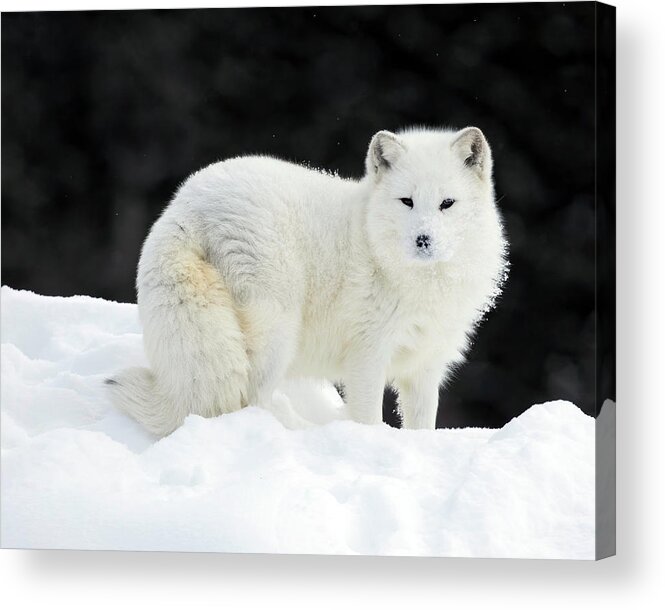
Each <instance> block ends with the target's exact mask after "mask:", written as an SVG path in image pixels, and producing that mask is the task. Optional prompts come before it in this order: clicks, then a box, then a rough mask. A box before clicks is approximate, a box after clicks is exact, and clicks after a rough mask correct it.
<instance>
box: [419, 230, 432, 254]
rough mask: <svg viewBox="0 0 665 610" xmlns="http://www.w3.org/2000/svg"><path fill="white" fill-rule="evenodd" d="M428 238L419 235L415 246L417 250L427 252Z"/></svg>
mask: <svg viewBox="0 0 665 610" xmlns="http://www.w3.org/2000/svg"><path fill="white" fill-rule="evenodd" d="M430 242H431V239H430V236H429V235H425V234H420V235H418V237H416V246H417V247H418V249H419V250H427V249H428V248H429V247H430Z"/></svg>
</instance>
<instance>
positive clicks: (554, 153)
mask: <svg viewBox="0 0 665 610" xmlns="http://www.w3.org/2000/svg"><path fill="white" fill-rule="evenodd" d="M594 12H595V7H594V4H593V3H570V2H567V3H552V4H512V5H510V4H503V5H473V4H470V5H447V6H446V5H444V6H407V7H380V6H377V7H334V8H321V7H312V8H279V9H218V10H184V11H127V12H120V11H109V12H74V13H31V14H26V13H24V14H3V15H2V215H3V218H2V282H3V284H8V285H10V286H12V287H14V288H26V289H30V290H33V291H35V292H38V293H41V294H49V295H72V294H89V295H94V296H99V297H103V298H106V299H114V300H118V301H135V298H136V297H135V291H134V278H135V268H136V264H137V261H138V257H139V252H140V247H141V243H142V240H143V238H144V237H145V235H146V233H147V231H148V229H149V227H150V225H151V223H152V222H154V220H155V219H156V218H157V216H158V215H159V213H160V211H161V209H162V208H163V206H164V205H165V204H166V203H167V202H168V200H169V198H170V196H171V195H172V193H173V192H174V190H175V189H176V187H177V186H178V184H179V183H180V182H181V181H182V180H183V179H184V178H186V177H187V175H188V174H189V173H191V172H192V171H193V170H195V169H198V168H200V167H202V166H205V165H207V164H209V163H211V162H214V161H216V160H219V159H222V158H225V157H228V156H233V155H242V154H247V153H257V152H260V153H268V154H271V155H275V156H279V157H284V158H287V159H291V160H295V161H299V162H308V163H311V165H313V166H317V167H325V168H329V169H331V170H339V172H340V173H341V174H342V175H348V176H358V177H359V176H360V175H361V174H362V172H363V160H364V156H365V151H366V148H367V145H368V142H369V140H370V138H371V136H372V134H373V133H375V132H376V131H378V130H380V129H390V130H395V129H398V128H399V127H401V126H408V125H413V124H424V125H435V126H436V125H445V126H454V127H459V128H461V127H464V126H467V125H476V126H478V127H480V128H481V129H482V130H483V131H484V132H485V134H486V135H487V137H488V139H489V142H490V144H491V146H492V148H493V151H494V158H495V179H496V190H497V195H498V196H499V197H500V207H501V209H502V210H503V213H504V217H505V221H506V229H507V233H508V237H509V240H510V243H511V254H510V260H511V264H512V269H511V274H510V278H509V280H508V282H507V284H506V286H505V291H504V295H503V297H502V299H501V301H500V302H499V305H498V308H497V309H496V310H495V311H493V312H491V313H490V315H489V317H488V319H487V321H486V322H485V323H484V324H483V325H482V327H481V328H480V330H479V333H478V335H477V341H476V342H475V345H474V347H473V349H472V350H471V352H470V354H469V359H468V362H467V363H466V364H465V365H464V366H463V367H462V368H461V369H460V371H459V372H458V373H457V375H456V377H455V379H454V380H453V382H452V383H451V384H450V386H449V388H448V389H447V390H446V391H445V392H442V403H441V404H442V408H441V409H440V410H439V418H438V425H439V426H500V425H502V424H503V423H505V422H506V421H507V420H509V419H510V418H511V417H513V416H515V415H517V414H519V413H520V412H522V411H524V410H525V409H526V408H528V407H529V406H530V405H532V404H533V403H536V402H541V401H545V400H551V399H557V398H563V399H568V400H571V401H573V402H575V403H576V404H577V405H578V406H580V407H581V408H582V409H583V410H584V411H585V412H587V413H589V414H594V413H595V409H596V407H595V404H594V367H595V360H594V357H595V352H594V343H595V310H594V273H595V258H594V253H595V238H594V235H595V230H596V224H595V222H596V221H595V215H594V171H595V156H594V119H595V114H594V92H595V89H594V84H595V81H594V24H595V22H594ZM386 398H387V399H386V405H385V414H386V419H387V420H389V421H391V422H392V423H394V421H395V417H394V415H393V414H392V412H391V411H392V405H393V402H392V396H391V395H390V394H389V393H387V397H386Z"/></svg>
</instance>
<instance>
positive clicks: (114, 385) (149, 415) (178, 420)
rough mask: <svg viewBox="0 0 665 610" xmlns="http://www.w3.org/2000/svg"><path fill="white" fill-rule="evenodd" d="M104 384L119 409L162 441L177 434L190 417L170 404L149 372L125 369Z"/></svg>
mask: <svg viewBox="0 0 665 610" xmlns="http://www.w3.org/2000/svg"><path fill="white" fill-rule="evenodd" d="M104 383H105V384H106V387H107V389H108V391H109V394H110V396H111V401H112V402H113V404H114V406H115V407H117V408H118V409H120V410H121V411H123V412H124V413H126V414H127V415H129V416H130V417H132V418H134V419H135V420H136V421H138V422H139V423H140V424H142V425H143V426H144V427H145V428H146V429H147V430H148V431H149V432H152V433H153V434H156V435H158V436H160V437H161V436H166V435H167V434H170V433H171V432H173V431H174V430H175V429H176V428H177V427H178V426H180V425H181V424H182V422H183V420H184V419H185V417H186V415H187V413H186V412H182V411H181V410H180V409H177V408H174V405H167V404H166V401H167V398H166V397H165V396H163V395H162V393H161V392H160V391H159V389H158V387H157V383H156V380H155V375H154V374H153V372H152V371H151V370H149V369H146V368H140V367H134V368H130V369H124V370H123V371H120V372H119V373H117V374H115V375H114V376H113V377H110V378H109V379H106V380H105V381H104Z"/></svg>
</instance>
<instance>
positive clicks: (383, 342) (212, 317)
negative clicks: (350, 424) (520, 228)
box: [107, 127, 506, 435]
mask: <svg viewBox="0 0 665 610" xmlns="http://www.w3.org/2000/svg"><path fill="white" fill-rule="evenodd" d="M409 200H411V201H409ZM451 200H454V203H453V204H451ZM410 203H411V205H409V204H410ZM442 203H443V204H444V206H443V208H444V209H441V208H442ZM425 238H427V239H425ZM505 252H506V241H505V238H504V234H503V230H502V224H501V219H500V215H499V212H498V210H497V207H496V204H495V201H494V188H493V183H492V158H491V153H490V148H489V146H488V144H487V141H486V139H485V137H484V136H483V134H482V133H481V131H480V130H479V129H477V128H475V127H469V128H466V129H463V130H461V131H458V132H455V131H449V130H430V129H412V130H406V131H403V132H400V133H398V134H392V133H390V132H387V131H381V132H379V133H377V134H376V135H375V136H374V138H373V139H372V141H371V143H370V146H369V151H368V154H367V159H366V173H365V176H364V177H363V178H362V179H361V180H350V179H342V178H339V177H336V176H333V175H330V174H327V173H325V172H321V171H316V170H312V169H309V168H305V167H302V166H300V165H295V164H292V163H287V162H285V161H280V160H277V159H274V158H270V157H263V156H251V157H239V158H235V159H230V160H227V161H224V162H220V163H215V164H213V165H210V166H209V167H206V168H204V169H202V170H200V171H198V172H196V173H195V174H193V175H192V176H190V178H189V179H188V180H187V181H186V182H185V183H184V184H183V185H182V187H181V188H180V189H179V190H178V192H177V194H176V195H175V197H174V199H173V200H172V202H171V203H170V205H169V206H168V207H167V208H166V209H165V211H164V213H163V214H162V216H161V217H160V218H159V220H157V222H156V223H155V224H154V226H153V227H152V230H151V231H150V234H149V235H148V237H147V239H146V241H145V244H144V246H143V251H142V254H141V259H140V262H139V267H138V277H137V289H138V306H139V314H140V318H141V322H142V325H143V331H144V344H145V350H146V353H147V356H148V360H149V362H150V367H151V368H150V369H146V368H133V369H127V370H124V371H121V372H119V373H118V374H117V375H115V376H114V377H113V378H112V379H108V380H107V384H108V388H109V390H110V392H111V395H112V398H113V400H114V402H115V404H116V405H117V406H118V407H119V408H120V409H122V410H123V411H125V412H127V413H128V414H129V415H131V416H132V417H134V418H135V419H137V420H138V421H139V422H141V423H142V424H143V425H144V426H145V427H146V428H147V429H148V430H150V431H151V432H153V433H156V434H158V435H165V434H168V433H170V432H172V431H173V430H174V429H175V428H177V427H178V426H179V425H180V424H181V423H182V422H183V420H184V419H185V417H186V416H187V415H188V414H190V413H195V414H198V415H202V416H205V417H211V416H215V415H219V414H222V413H229V412H232V411H236V410H238V409H240V408H242V407H244V406H246V405H248V404H261V403H262V402H264V401H269V400H270V398H271V395H272V393H273V390H274V389H275V387H276V386H277V385H278V384H279V382H280V380H282V379H283V378H284V377H286V376H312V377H318V378H327V379H330V380H333V381H338V382H341V383H343V385H344V388H345V399H346V402H347V407H348V410H349V413H350V414H351V416H352V417H353V418H354V419H355V420H356V421H358V422H364V423H367V424H374V423H378V422H380V421H381V418H382V398H383V390H384V386H385V385H386V384H387V383H390V384H392V385H393V387H394V388H395V389H396V390H397V392H398V394H399V406H400V410H401V413H402V418H403V423H404V426H405V427H408V428H434V426H435V419H436V413H437V406H438V397H439V386H440V385H441V384H442V383H443V382H444V381H445V379H446V375H447V373H448V372H449V371H450V369H451V366H453V365H454V363H458V362H460V361H462V360H463V357H464V352H465V350H466V349H467V348H468V346H469V341H470V336H471V334H472V332H473V331H474V328H475V326H476V325H477V323H478V321H479V320H480V319H481V318H482V316H483V314H484V312H485V311H487V310H488V308H489V307H491V305H492V303H493V301H494V299H495V298H496V296H497V295H498V293H499V287H500V283H501V280H502V277H503V276H504V275H505V269H506V263H505Z"/></svg>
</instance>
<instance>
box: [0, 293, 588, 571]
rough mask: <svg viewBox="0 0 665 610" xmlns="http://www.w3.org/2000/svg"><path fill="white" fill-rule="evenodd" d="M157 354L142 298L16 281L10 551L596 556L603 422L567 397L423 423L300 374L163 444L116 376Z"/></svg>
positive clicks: (8, 353)
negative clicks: (356, 409) (468, 422)
mask: <svg viewBox="0 0 665 610" xmlns="http://www.w3.org/2000/svg"><path fill="white" fill-rule="evenodd" d="M144 363H145V360H144V356H143V352H142V347H141V335H140V327H139V324H138V316H137V311H136V306H135V305H127V304H118V303H111V302H106V301H103V300H100V299H93V298H90V297H72V298H59V297H42V296H38V295H35V294H32V293H29V292H23V291H15V290H12V289H9V288H6V287H5V288H3V289H2V395H1V398H2V487H1V491H2V495H1V511H2V513H1V517H2V529H1V541H2V546H3V547H5V548H7V547H19V548H58V549H66V548H76V549H125V550H169V551H226V552H262V553H344V554H357V553H361V554H377V555H440V556H464V557H550V558H578V559H592V558H593V557H594V420H593V419H592V418H590V417H588V416H586V415H584V414H583V413H582V412H581V411H580V410H579V409H577V407H575V406H574V405H572V404H570V403H567V402H563V401H555V402H550V403H546V404H543V405H536V406H534V407H531V408H530V409H529V410H527V411H526V412H525V413H524V414H522V415H521V416H520V417H517V418H516V419H514V420H513V421H511V422H510V423H508V424H507V425H506V426H504V427H503V428H502V429H500V430H490V429H458V430H436V431H408V430H396V429H392V428H390V427H388V426H386V425H378V426H363V425H360V424H356V423H354V422H351V421H346V420H345V414H344V407H343V404H342V401H341V399H340V398H339V396H338V395H337V393H336V392H335V389H334V388H333V387H332V386H331V385H329V384H327V383H325V382H318V381H299V382H292V383H290V384H288V385H286V386H284V387H283V388H280V391H279V392H276V393H275V396H274V398H273V403H272V404H271V405H263V406H264V407H266V408H259V407H250V408H247V409H244V410H242V411H241V412H238V413H234V414H231V415H224V416H221V417H218V418H216V419H203V418H200V417H196V416H190V417H189V418H188V419H187V420H186V422H185V424H184V425H183V426H182V427H181V428H180V429H178V430H177V431H176V432H174V433H173V434H172V435H171V436H169V437H167V438H164V439H162V440H156V439H155V438H153V437H151V436H150V435H149V434H147V433H146V432H144V431H143V430H142V429H141V428H140V427H139V426H138V424H136V423H135V422H133V421H132V420H130V419H129V418H127V417H126V416H124V415H123V414H121V413H118V412H116V411H114V410H113V409H112V407H111V406H110V404H109V403H108V401H107V399H106V396H105V394H104V388H103V384H102V381H103V379H104V378H105V376H107V375H108V374H110V373H112V372H113V371H115V370H117V369H118V368H122V367H124V366H128V365H141V364H144Z"/></svg>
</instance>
